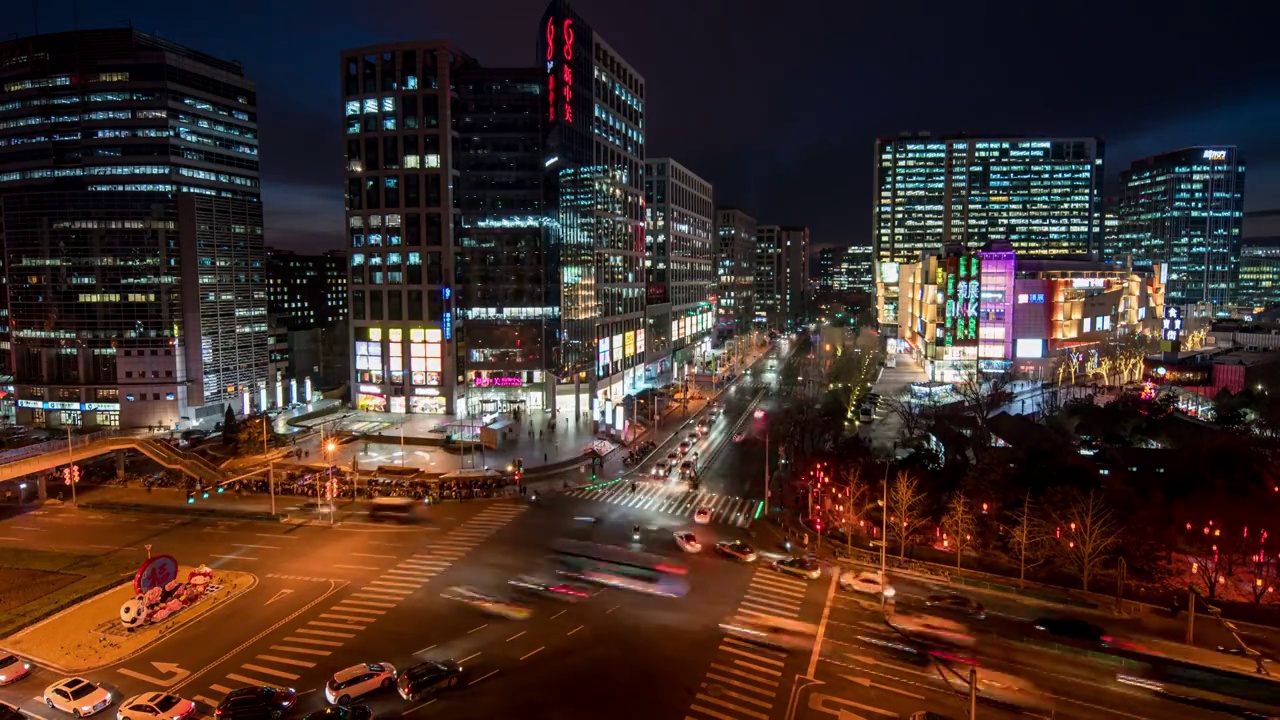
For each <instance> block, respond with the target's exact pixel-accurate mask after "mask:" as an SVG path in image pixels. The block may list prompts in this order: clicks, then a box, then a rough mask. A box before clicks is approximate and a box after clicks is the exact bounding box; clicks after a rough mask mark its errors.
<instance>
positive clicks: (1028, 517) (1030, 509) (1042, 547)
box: [1009, 490, 1051, 587]
mask: <svg viewBox="0 0 1280 720" xmlns="http://www.w3.org/2000/svg"><path fill="white" fill-rule="evenodd" d="M1010 518H1011V519H1012V520H1013V526H1012V527H1011V528H1010V531H1011V534H1012V535H1013V538H1012V540H1011V541H1010V543H1009V545H1010V547H1011V548H1012V550H1013V556H1014V557H1015V558H1017V560H1018V587H1023V586H1025V585H1026V582H1027V568H1028V567H1033V568H1034V567H1035V566H1037V565H1039V564H1040V563H1042V562H1044V560H1045V557H1046V553H1045V551H1046V550H1047V549H1048V548H1047V546H1046V543H1047V542H1048V540H1049V538H1050V537H1051V536H1050V534H1049V532H1048V529H1047V528H1046V526H1045V524H1044V521H1042V520H1041V519H1040V518H1039V517H1037V516H1036V514H1035V506H1033V505H1032V504H1031V491H1030V490H1028V491H1027V494H1026V497H1024V498H1023V500H1022V507H1021V508H1020V509H1018V510H1016V511H1014V512H1012V513H1010Z"/></svg>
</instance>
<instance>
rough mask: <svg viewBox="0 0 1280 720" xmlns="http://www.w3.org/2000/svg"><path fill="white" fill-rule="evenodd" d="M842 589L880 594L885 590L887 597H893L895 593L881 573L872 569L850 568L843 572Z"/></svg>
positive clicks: (866, 593)
mask: <svg viewBox="0 0 1280 720" xmlns="http://www.w3.org/2000/svg"><path fill="white" fill-rule="evenodd" d="M840 589H841V590H846V591H848V592H856V593H862V594H864V595H879V594H880V593H881V592H884V594H885V595H886V596H887V597H893V594H894V593H893V586H892V585H890V584H889V583H887V582H885V581H884V578H882V577H881V576H880V573H878V572H873V571H870V570H864V571H862V572H854V571H852V570H849V571H846V572H843V573H841V574H840Z"/></svg>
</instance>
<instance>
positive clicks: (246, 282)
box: [0, 28, 269, 427]
mask: <svg viewBox="0 0 1280 720" xmlns="http://www.w3.org/2000/svg"><path fill="white" fill-rule="evenodd" d="M0 58H3V62H2V63H0V232H3V241H4V253H5V256H4V267H5V269H6V271H7V272H8V274H9V275H8V290H9V298H10V306H11V313H12V315H11V320H12V323H11V329H12V343H13V348H12V349H13V355H14V359H15V366H14V375H15V378H14V384H15V390H16V394H17V396H18V400H17V408H18V410H17V419H18V421H19V422H21V423H27V424H35V425H51V426H59V427H61V426H86V427H92V426H122V427H147V426H163V427H174V426H175V425H178V424H179V423H180V422H184V421H195V420H201V419H205V418H212V417H217V418H221V417H222V415H223V413H224V411H225V408H226V407H227V406H231V407H232V408H233V409H234V410H235V411H236V412H237V413H240V412H242V411H243V410H245V409H246V406H248V407H249V408H251V409H257V408H259V407H260V406H261V405H263V404H264V403H263V402H262V400H263V399H264V398H267V399H269V396H268V395H267V392H266V386H265V385H266V381H267V365H268V356H267V292H266V282H265V247H264V245H263V234H262V233H263V229H262V204H261V202H260V198H259V187H258V129H257V94H256V92H255V90H254V85H253V83H252V82H250V81H249V80H248V79H247V78H245V76H244V70H243V68H241V66H240V64H239V63H235V62H228V61H225V60H219V59H217V58H214V57H210V56H208V55H205V54H203V53H199V52H196V51H194V50H191V49H189V48H186V47H183V46H181V45H177V44H175V43H172V42H168V41H166V40H161V39H160V38H157V37H154V36H151V35H146V34H144V33H140V32H137V31H135V30H132V29H128V28H119V29H109V30H85V31H77V32H67V33H57V34H51V35H39V36H35V37H30V38H22V39H18V40H14V41H11V42H6V43H0ZM268 404H269V403H268Z"/></svg>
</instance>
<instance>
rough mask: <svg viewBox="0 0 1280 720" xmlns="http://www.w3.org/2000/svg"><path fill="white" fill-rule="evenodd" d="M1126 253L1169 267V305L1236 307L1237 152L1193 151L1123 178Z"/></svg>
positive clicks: (1141, 163) (1240, 179)
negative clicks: (1230, 304) (1233, 304)
mask: <svg viewBox="0 0 1280 720" xmlns="http://www.w3.org/2000/svg"><path fill="white" fill-rule="evenodd" d="M1120 180H1121V184H1122V185H1123V192H1124V194H1123V196H1122V198H1121V201H1120V238H1119V244H1120V247H1121V253H1123V254H1132V255H1133V262H1134V264H1135V265H1139V266H1152V265H1164V266H1166V268H1167V271H1168V273H1169V276H1168V278H1167V279H1166V282H1167V287H1168V291H1167V292H1168V295H1167V298H1166V301H1167V302H1168V304H1170V305H1188V304H1193V303H1213V304H1214V305H1217V306H1226V305H1227V304H1229V303H1231V302H1234V301H1235V300H1236V293H1237V287H1236V285H1237V280H1238V279H1239V272H1240V238H1241V224H1242V222H1243V218H1244V161H1243V160H1242V159H1241V158H1240V155H1239V152H1238V151H1237V150H1236V148H1234V147H1227V146H1214V147H1192V148H1185V149H1182V150H1176V151H1174V152H1168V153H1164V154H1162V155H1156V156H1154V157H1149V158H1144V159H1142V160H1138V161H1136V162H1134V163H1133V164H1132V165H1130V166H1129V169H1128V170H1126V171H1125V172H1123V173H1121V175H1120Z"/></svg>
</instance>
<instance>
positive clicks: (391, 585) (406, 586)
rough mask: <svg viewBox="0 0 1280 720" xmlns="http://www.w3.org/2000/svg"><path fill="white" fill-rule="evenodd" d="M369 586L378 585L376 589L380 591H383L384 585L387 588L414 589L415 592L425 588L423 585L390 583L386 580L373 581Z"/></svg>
mask: <svg viewBox="0 0 1280 720" xmlns="http://www.w3.org/2000/svg"><path fill="white" fill-rule="evenodd" d="M369 584H370V585H377V586H378V587H377V588H375V589H378V590H381V589H382V586H383V585H385V586H387V587H395V588H413V589H415V590H416V589H418V588H420V587H422V586H423V583H402V582H388V581H386V580H373V581H371V582H370V583H369Z"/></svg>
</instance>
